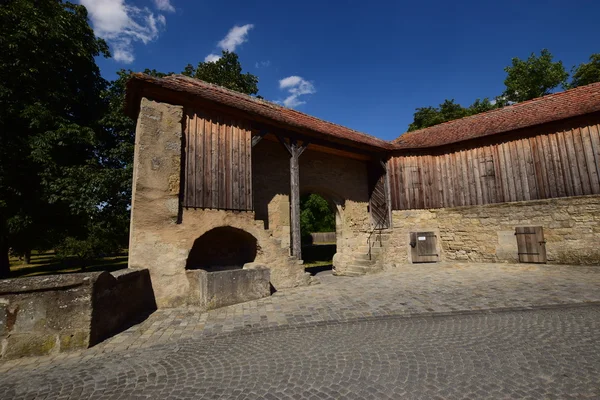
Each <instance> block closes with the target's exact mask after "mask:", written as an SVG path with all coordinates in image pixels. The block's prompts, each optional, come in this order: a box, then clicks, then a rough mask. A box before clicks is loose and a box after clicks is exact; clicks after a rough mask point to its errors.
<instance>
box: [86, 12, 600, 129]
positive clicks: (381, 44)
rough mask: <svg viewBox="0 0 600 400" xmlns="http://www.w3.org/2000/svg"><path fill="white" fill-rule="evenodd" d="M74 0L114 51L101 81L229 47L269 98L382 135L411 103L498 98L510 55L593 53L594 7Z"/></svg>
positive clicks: (397, 124) (174, 65)
mask: <svg viewBox="0 0 600 400" xmlns="http://www.w3.org/2000/svg"><path fill="white" fill-rule="evenodd" d="M80 2H81V3H82V4H84V5H86V7H88V10H89V12H90V19H91V21H92V25H93V27H94V30H95V31H96V34H97V35H99V36H101V37H104V38H105V39H107V41H108V43H109V45H110V46H111V50H112V52H113V55H114V56H115V58H113V59H108V60H105V59H101V60H99V64H100V67H101V69H102V73H103V74H104V76H105V77H106V78H109V79H112V78H114V76H115V71H117V70H118V69H119V68H130V69H133V70H143V69H145V68H151V69H152V68H154V69H157V70H159V71H164V72H168V71H174V72H181V71H182V70H183V68H184V66H185V65H186V64H188V63H191V64H194V65H195V64H197V63H198V62H199V61H204V60H205V58H206V57H207V56H208V55H210V54H220V50H221V48H229V49H232V50H235V52H236V53H238V55H239V57H240V60H241V63H242V66H243V67H244V70H245V71H248V72H251V73H253V74H255V75H257V76H258V77H259V79H260V82H259V89H260V91H259V94H261V95H262V96H263V97H265V98H266V99H267V100H271V101H280V102H284V101H286V99H287V102H286V104H288V105H292V106H294V108H296V109H297V110H299V111H302V112H306V113H308V114H311V115H314V116H317V117H319V118H323V119H325V120H328V121H331V122H334V123H338V124H341V125H345V126H348V127H350V128H353V129H356V130H359V131H362V132H365V133H369V134H371V135H374V136H377V137H380V138H382V139H386V140H389V139H394V138H396V137H397V136H398V135H400V134H401V133H403V132H405V131H406V129H407V127H408V124H409V123H410V122H411V121H412V117H413V113H414V111H415V108H417V107H424V106H429V105H434V106H435V105H438V104H439V103H441V102H443V100H444V99H446V98H449V99H452V98H454V99H455V100H456V101H457V102H459V103H461V104H463V105H465V106H466V105H468V104H470V103H472V102H473V101H474V100H475V99H476V98H484V97H490V98H493V97H494V96H496V95H498V94H500V93H501V92H502V91H503V89H504V85H503V81H504V78H505V72H504V71H503V68H504V67H505V66H507V65H509V64H510V60H511V58H512V57H520V58H526V57H528V56H529V54H530V53H531V52H536V53H539V51H540V50H541V49H543V48H548V49H549V50H550V51H551V52H552V53H553V54H554V56H555V59H557V60H562V61H563V63H564V64H565V66H566V67H567V69H568V70H570V69H571V67H572V66H573V65H576V64H579V63H582V62H586V61H587V60H588V58H589V56H590V54H592V53H600V45H599V43H600V42H599V39H600V31H599V30H598V16H599V15H600V2H599V1H585V0H572V1H558V0H546V1H541V0H521V1H511V0H509V1H485V0H479V1H452V2H451V1H418V2H417V1H411V2H408V1H369V2H364V1H337V0H336V1H334V0H326V1H323V0H320V1H312V0H306V1H301V2H287V1H270V0H263V1H256V2H252V1H230V0H227V1H224V0H222V1H204V0H198V1H195V0H194V1H192V0H80ZM286 78H288V79H287V80H286Z"/></svg>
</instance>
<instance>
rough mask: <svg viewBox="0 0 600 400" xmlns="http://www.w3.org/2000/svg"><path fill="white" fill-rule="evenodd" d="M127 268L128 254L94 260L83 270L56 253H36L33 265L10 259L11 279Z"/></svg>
mask: <svg viewBox="0 0 600 400" xmlns="http://www.w3.org/2000/svg"><path fill="white" fill-rule="evenodd" d="M123 268H127V253H126V252H125V253H121V254H118V255H116V256H112V257H103V258H98V259H95V260H92V261H90V262H88V263H87V266H86V267H85V268H84V269H82V268H81V264H78V263H77V261H76V260H75V259H66V260H64V259H59V258H57V257H56V256H55V255H54V252H51V251H50V252H39V253H38V252H36V251H34V252H33V253H32V254H31V264H28V265H27V264H24V263H23V261H20V260H19V259H18V258H16V257H11V258H10V277H11V278H19V277H24V276H36V275H50V274H68V273H73V272H94V271H116V270H118V269H123Z"/></svg>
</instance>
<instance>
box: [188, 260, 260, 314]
mask: <svg viewBox="0 0 600 400" xmlns="http://www.w3.org/2000/svg"><path fill="white" fill-rule="evenodd" d="M252 264H253V265H250V266H249V268H247V269H233V270H228V271H217V272H206V271H203V270H192V271H188V272H187V274H188V278H189V279H190V280H195V281H196V282H195V283H194V284H193V285H192V287H195V288H198V289H199V291H200V293H198V298H199V301H198V302H199V305H200V307H202V308H203V309H205V310H212V309H215V308H220V307H225V306H230V305H232V304H238V303H244V302H246V301H251V300H258V299H260V298H263V297H267V296H270V295H271V285H270V276H271V272H270V269H269V268H263V267H262V266H259V265H258V264H255V263H252ZM252 267H256V268H252Z"/></svg>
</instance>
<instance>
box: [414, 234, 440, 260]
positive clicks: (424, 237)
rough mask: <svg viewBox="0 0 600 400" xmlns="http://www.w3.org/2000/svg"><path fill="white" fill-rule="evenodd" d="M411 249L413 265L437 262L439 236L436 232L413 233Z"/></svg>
mask: <svg viewBox="0 0 600 400" xmlns="http://www.w3.org/2000/svg"><path fill="white" fill-rule="evenodd" d="M410 247H411V250H410V251H411V255H412V262H413V263H431V262H437V261H438V260H439V256H438V253H437V236H436V234H435V233H434V232H411V233H410Z"/></svg>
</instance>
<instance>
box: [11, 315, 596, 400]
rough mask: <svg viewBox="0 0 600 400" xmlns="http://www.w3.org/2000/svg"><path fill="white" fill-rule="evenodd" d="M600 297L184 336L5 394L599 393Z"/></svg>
mask: <svg viewBox="0 0 600 400" xmlns="http://www.w3.org/2000/svg"><path fill="white" fill-rule="evenodd" d="M599 331H600V306H587V307H575V308H568V306H567V307H566V308H560V309H552V310H549V309H548V310H540V309H536V310H533V311H521V312H496V313H480V314H472V315H448V316H441V317H435V318H432V317H427V316H417V317H412V318H401V317H393V316H392V317H380V318H375V319H360V320H354V321H351V322H334V323H328V324H308V325H303V326H300V327H295V328H293V329H286V328H274V329H269V328H265V329H261V330H255V331H253V332H252V333H251V334H245V333H244V332H243V331H237V332H232V333H225V334H223V335H222V336H221V337H218V338H216V337H212V338H207V337H204V338H196V339H184V340H179V341H176V342H171V343H166V344H162V345H157V346H154V347H152V348H151V349H137V350H129V351H126V352H112V353H108V354H99V355H97V356H96V357H93V358H91V359H87V358H86V357H83V358H82V357H78V358H74V359H69V360H63V361H61V362H54V363H53V364H51V365H46V366H36V367H35V368H31V370H25V369H18V370H12V371H9V372H5V373H2V374H0V398H2V399H6V400H8V399H34V398H39V399H81V398H93V399H252V400H254V399H271V400H275V399H311V400H314V399H340V398H343V399H371V400H375V399H598V398H600V383H599V382H600V381H599V380H598V377H599V376H600V342H599V341H598V332H599Z"/></svg>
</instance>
